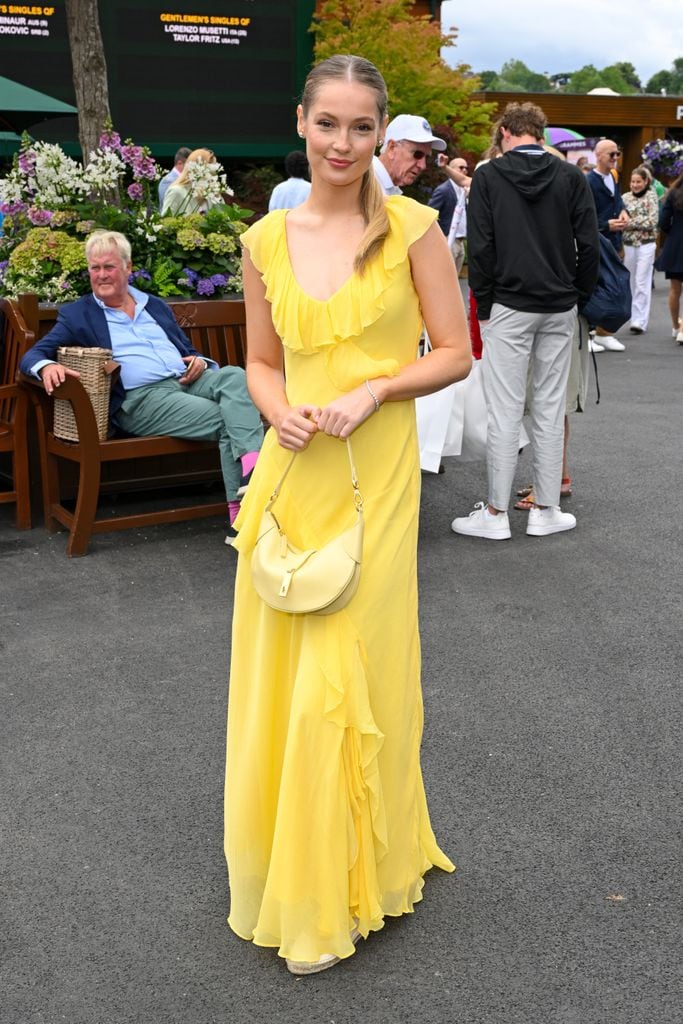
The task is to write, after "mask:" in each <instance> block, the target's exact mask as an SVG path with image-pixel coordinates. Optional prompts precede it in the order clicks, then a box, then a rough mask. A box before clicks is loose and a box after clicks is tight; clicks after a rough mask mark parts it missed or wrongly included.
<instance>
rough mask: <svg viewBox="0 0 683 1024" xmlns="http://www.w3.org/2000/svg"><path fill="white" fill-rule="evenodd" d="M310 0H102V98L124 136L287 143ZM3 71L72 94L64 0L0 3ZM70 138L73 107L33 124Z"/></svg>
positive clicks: (251, 145) (163, 144)
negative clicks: (66, 114)
mask: <svg viewBox="0 0 683 1024" xmlns="http://www.w3.org/2000/svg"><path fill="white" fill-rule="evenodd" d="M314 7H315V2H314V0H176V2H172V0H101V2H100V4H99V11H100V26H101V29H102V38H103V43H104V50H105V56H106V60H107V77H108V82H109V103H110V108H111V113H112V121H113V123H114V127H115V128H116V130H117V131H118V132H119V133H120V134H121V135H122V136H123V137H128V136H129V137H131V138H132V139H134V141H135V142H136V143H139V144H146V145H149V146H150V147H151V149H152V150H153V152H154V153H156V154H158V155H168V154H170V153H172V152H175V150H176V149H177V148H178V146H179V145H187V146H190V147H191V148H195V147H197V146H208V147H210V148H212V149H213V150H214V151H215V152H216V153H217V154H219V155H222V156H232V155H234V156H274V155H280V154H282V153H286V152H288V151H289V150H290V149H291V148H292V147H293V146H294V145H295V143H296V132H295V119H294V110H295V107H296V103H297V99H298V96H299V93H300V90H301V86H302V83H303V79H304V77H305V75H306V73H307V71H308V68H309V67H310V62H311V57H312V37H311V35H310V33H308V27H309V25H310V23H311V19H312V15H313V10H314ZM0 75H3V76H4V77H6V78H10V79H12V80H14V81H16V82H19V83H21V84H22V85H26V86H29V87H30V88H32V89H38V90H39V91H40V92H44V93H47V94H48V95H50V96H53V97H55V98H57V99H60V100H64V101H65V102H67V103H75V97H74V89H73V82H72V77H71V55H70V51H69V44H68V36H67V29H66V15H65V10H64V0H58V2H55V3H54V4H51V5H44V4H26V3H0ZM35 134H36V135H37V136H39V137H41V138H51V139H53V140H59V141H64V142H73V141H76V140H77V137H78V135H77V129H76V126H75V118H67V119H60V120H59V122H55V123H54V124H52V125H51V124H50V122H45V124H44V125H41V127H40V130H36V133H35Z"/></svg>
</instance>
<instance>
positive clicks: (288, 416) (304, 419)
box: [273, 405, 320, 452]
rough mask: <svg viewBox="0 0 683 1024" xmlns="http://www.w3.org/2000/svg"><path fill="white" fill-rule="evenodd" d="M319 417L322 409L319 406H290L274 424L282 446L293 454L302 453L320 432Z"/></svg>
mask: <svg viewBox="0 0 683 1024" xmlns="http://www.w3.org/2000/svg"><path fill="white" fill-rule="evenodd" d="M319 415H320V408H319V406H317V405H295V406H288V407H287V408H286V410H285V411H284V413H283V414H282V415H281V416H279V417H278V419H277V421H276V422H275V423H274V424H273V426H274V427H275V430H276V432H277V439H278V442H279V444H280V446H281V447H282V448H288V449H289V451H292V452H302V451H303V450H304V448H308V445H309V443H310V441H311V438H312V437H313V435H314V434H315V433H317V431H318V427H317V424H316V421H317V418H318V416H319Z"/></svg>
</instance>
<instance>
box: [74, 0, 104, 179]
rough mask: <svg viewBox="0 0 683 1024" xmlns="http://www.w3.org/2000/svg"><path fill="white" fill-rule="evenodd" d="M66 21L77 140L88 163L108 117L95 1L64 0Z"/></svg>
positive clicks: (98, 18) (98, 21)
mask: <svg viewBox="0 0 683 1024" xmlns="http://www.w3.org/2000/svg"><path fill="white" fill-rule="evenodd" d="M66 24H67V29H68V32H69V47H70V49H71V65H72V75H73V83H74V90H75V92H76V106H77V107H78V139H79V142H80V144H81V152H82V154H83V162H84V163H87V161H88V157H89V155H90V153H91V152H92V151H93V150H94V149H97V146H98V143H99V138H100V135H101V134H102V131H103V129H104V126H105V124H106V123H107V122H108V121H110V120H111V115H110V113H109V88H108V86H107V62H106V60H105V56H104V46H103V45H102V33H101V32H100V16H99V11H98V9H97V0H66Z"/></svg>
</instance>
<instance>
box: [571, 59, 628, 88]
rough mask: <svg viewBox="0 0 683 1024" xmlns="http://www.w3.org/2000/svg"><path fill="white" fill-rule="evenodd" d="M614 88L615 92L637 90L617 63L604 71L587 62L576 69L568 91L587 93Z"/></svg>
mask: <svg viewBox="0 0 683 1024" xmlns="http://www.w3.org/2000/svg"><path fill="white" fill-rule="evenodd" d="M605 88H607V89H613V90H614V92H618V93H622V94H623V95H627V94H629V93H633V92H635V91H636V90H635V89H634V88H633V86H632V85H629V83H628V82H627V81H626V79H625V78H624V76H623V74H622V73H621V71H620V70H619V68H618V67H617V66H616V65H615V64H611V65H609V66H608V67H606V68H603V69H602V71H598V69H597V68H596V67H595V66H594V65H593V64H586V65H584V67H582V68H579V70H578V71H575V72H574V73H573V74H572V76H571V78H570V79H569V81H568V83H567V88H566V90H565V91H566V92H575V93H587V92H590V91H591V89H605Z"/></svg>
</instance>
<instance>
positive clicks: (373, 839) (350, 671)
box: [318, 611, 388, 935]
mask: <svg viewBox="0 0 683 1024" xmlns="http://www.w3.org/2000/svg"><path fill="white" fill-rule="evenodd" d="M320 625H321V628H322V630H323V636H324V642H323V643H321V644H320V646H319V651H318V657H319V662H320V668H321V670H322V672H323V674H324V677H325V682H326V692H325V700H324V715H325V718H326V719H327V720H328V721H330V722H333V723H334V724H335V725H336V726H338V727H339V728H340V729H343V731H344V734H343V737H342V742H341V758H342V767H343V774H344V779H345V786H346V800H347V848H348V865H349V912H350V914H351V915H352V917H353V918H355V919H356V920H357V921H358V928H359V931H360V932H361V934H362V935H367V934H368V932H369V931H370V930H372V929H373V928H375V929H376V928H377V927H379V926H380V922H381V919H382V903H381V894H380V885H379V881H378V877H377V866H378V864H380V863H381V861H382V859H383V857H384V856H385V855H386V852H387V849H388V832H387V822H386V813H385V807H384V798H383V795H382V782H381V778H380V772H379V762H378V755H379V752H380V750H381V748H382V745H383V743H384V734H383V733H382V732H381V731H380V729H379V728H378V727H377V724H376V722H375V719H374V717H373V713H372V708H371V707H370V694H369V686H368V679H367V662H366V657H365V652H364V650H363V646H362V641H361V639H360V637H359V636H358V633H357V630H356V627H355V626H354V624H353V622H352V620H351V617H350V615H348V614H347V613H346V612H344V611H342V612H339V613H338V614H336V615H330V616H325V617H323V618H322V619H321V622H320Z"/></svg>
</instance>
